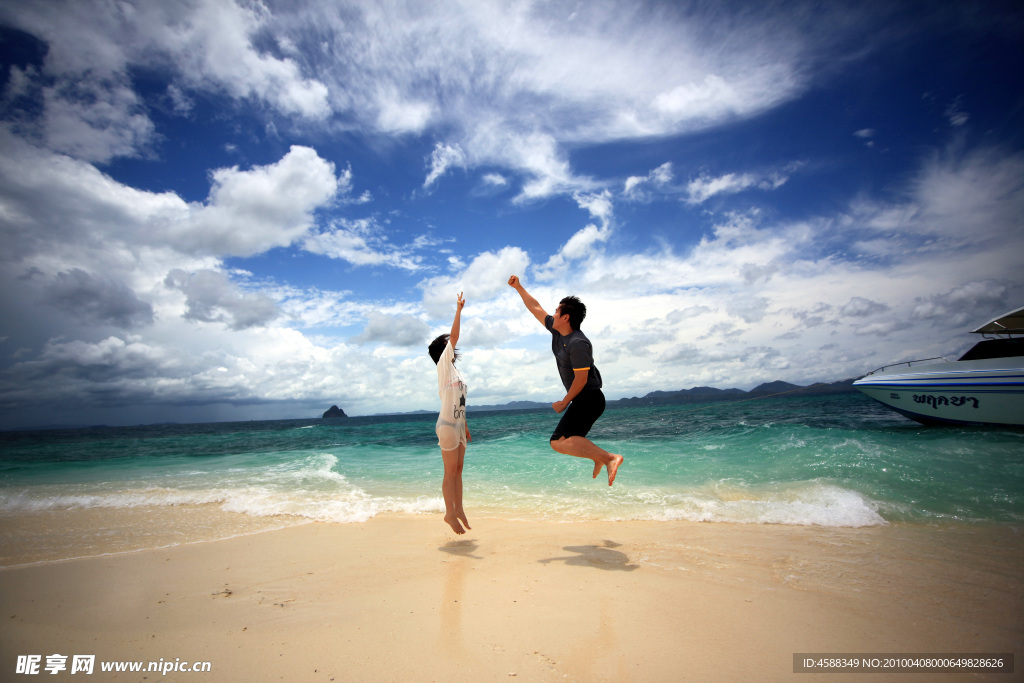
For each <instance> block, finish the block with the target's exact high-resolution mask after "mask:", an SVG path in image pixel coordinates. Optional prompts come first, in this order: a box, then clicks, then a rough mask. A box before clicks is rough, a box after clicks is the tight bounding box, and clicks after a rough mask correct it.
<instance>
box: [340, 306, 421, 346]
mask: <svg viewBox="0 0 1024 683" xmlns="http://www.w3.org/2000/svg"><path fill="white" fill-rule="evenodd" d="M429 335H430V326H429V325H427V324H426V323H425V322H423V321H422V320H420V319H419V318H415V317H413V316H411V315H385V314H383V313H377V312H375V311H372V312H370V314H369V315H368V316H367V320H366V327H365V328H364V329H363V331H362V332H360V333H359V334H357V335H356V336H354V337H352V341H353V342H354V343H356V344H368V343H372V342H383V343H386V344H390V345H392V346H424V347H425V346H426V343H427V337H428V336H429Z"/></svg>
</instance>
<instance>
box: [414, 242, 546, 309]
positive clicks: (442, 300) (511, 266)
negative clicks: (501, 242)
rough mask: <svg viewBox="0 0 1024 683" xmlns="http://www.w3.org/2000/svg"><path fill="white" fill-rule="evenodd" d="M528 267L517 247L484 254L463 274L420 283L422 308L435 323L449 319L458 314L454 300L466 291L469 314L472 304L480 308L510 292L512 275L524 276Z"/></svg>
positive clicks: (526, 260)
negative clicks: (509, 285)
mask: <svg viewBox="0 0 1024 683" xmlns="http://www.w3.org/2000/svg"><path fill="white" fill-rule="evenodd" d="M529 264H530V257H529V256H528V255H527V254H526V252H525V251H523V250H522V249H520V248H518V247H504V248H502V249H500V250H499V251H497V252H491V251H485V252H483V253H481V254H478V255H477V256H476V257H474V258H473V260H472V261H471V262H470V264H469V265H468V266H466V267H465V268H464V269H463V270H462V271H461V272H457V273H455V274H453V275H445V276H439V277H434V278H429V279H427V280H424V281H423V282H421V283H420V284H419V287H420V289H422V290H423V306H424V307H425V308H426V310H427V313H428V314H429V315H430V317H431V319H433V320H438V319H442V320H443V319H444V318H449V319H450V317H451V316H452V315H454V312H455V308H454V302H455V297H456V295H457V294H458V293H459V292H463V293H464V295H465V298H466V302H467V303H466V310H467V315H468V311H471V310H472V306H473V305H481V304H483V303H484V302H487V301H489V300H491V299H492V298H493V297H495V296H496V295H498V294H499V293H502V292H505V290H508V289H509V288H508V278H509V276H510V275H518V274H522V273H523V272H525V271H526V268H527V266H529Z"/></svg>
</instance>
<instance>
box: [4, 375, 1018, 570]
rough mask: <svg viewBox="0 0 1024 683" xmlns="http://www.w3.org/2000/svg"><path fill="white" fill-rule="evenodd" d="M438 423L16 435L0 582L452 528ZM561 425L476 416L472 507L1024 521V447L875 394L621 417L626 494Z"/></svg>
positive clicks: (610, 425)
mask: <svg viewBox="0 0 1024 683" xmlns="http://www.w3.org/2000/svg"><path fill="white" fill-rule="evenodd" d="M434 419H435V416H434V415H430V414H414V415H401V416H374V417H351V418H347V419H345V418H342V419H330V420H325V419H319V418H314V419H305V420H276V421H261V422H230V423H207V424H191V425H153V426H136V427H93V428H88V429H61V430H49V431H15V432H4V433H0V540H2V541H3V543H4V546H5V548H7V552H6V553H2V555H3V556H2V557H0V566H13V565H16V564H24V563H26V562H33V561H43V560H52V559H66V558H68V557H80V556H88V555H96V554H103V553H106V552H119V551H124V550H137V549H143V548H148V547H164V546H167V545H174V544H178V543H187V542H194V541H200V540H211V539H214V538H224V537H230V536H236V535H240V534H246V533H253V532H256V531H261V530H265V529H270V528H278V527H282V526H288V525H293V524H300V523H307V522H310V521H322V522H336V523H350V524H360V523H364V522H366V521H367V520H370V519H372V518H374V517H376V516H379V515H385V514H394V513H399V514H412V515H437V516H440V514H441V513H442V511H443V509H444V507H443V503H442V499H441V475H442V465H441V455H440V451H439V449H438V447H437V440H436V438H435V436H434V432H433V426H434ZM557 420H558V416H557V415H555V414H554V412H553V411H550V410H527V411H497V412H472V411H471V412H470V413H469V425H470V430H471V432H472V436H473V441H472V443H471V444H470V445H469V448H468V449H467V453H466V467H465V473H464V477H463V481H464V489H465V507H466V511H467V514H468V516H469V519H470V522H471V523H474V522H475V523H474V528H475V529H477V530H479V529H480V528H481V527H484V526H485V524H482V523H481V520H483V519H485V518H487V517H501V518H505V519H523V520H543V521H551V522H566V523H571V522H578V521H593V520H609V521H612V520H650V521H664V522H671V521H676V520H688V521H695V522H709V523H742V524H783V525H812V526H820V527H871V526H880V525H887V524H893V523H903V524H923V525H941V524H950V523H952V524H967V525H971V524H984V525H992V524H995V525H1011V526H1012V525H1017V524H1020V523H1021V522H1022V521H1024V431H1019V430H1006V429H984V428H977V427H972V428H958V427H942V428H935V427H923V426H921V425H918V424H916V423H914V422H911V421H909V420H907V419H905V418H903V417H901V416H899V415H897V414H895V413H893V412H891V411H889V410H888V409H887V408H885V407H884V406H881V405H879V404H877V403H875V402H873V401H871V400H870V399H867V398H865V397H863V396H861V395H859V394H838V395H831V396H814V397H803V398H802V397H799V396H789V397H778V398H768V399H761V400H754V401H743V402H735V403H717V404H689V405H677V406H657V407H621V408H615V407H612V408H609V409H608V410H607V411H606V412H605V414H604V416H603V417H602V418H601V419H600V420H599V421H598V423H597V425H596V426H595V427H594V429H593V431H592V432H591V434H590V437H591V439H592V440H593V441H595V442H596V443H597V444H599V445H601V446H602V447H604V448H605V449H607V450H609V451H613V452H618V453H621V454H623V455H624V456H625V458H626V460H625V463H624V464H623V466H622V468H621V469H620V470H619V475H618V479H617V480H616V482H615V486H614V487H611V488H609V487H608V485H607V479H606V477H605V474H604V473H602V474H601V476H600V477H599V478H598V479H597V480H594V479H592V478H591V470H592V464H591V463H590V461H586V460H581V459H578V458H572V457H569V456H564V455H559V454H557V453H555V452H554V451H552V450H551V449H550V447H549V446H548V437H549V435H550V433H551V431H552V430H553V429H554V426H555V424H556V422H557Z"/></svg>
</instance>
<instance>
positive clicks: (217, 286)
mask: <svg viewBox="0 0 1024 683" xmlns="http://www.w3.org/2000/svg"><path fill="white" fill-rule="evenodd" d="M164 282H165V284H166V285H167V287H169V288H171V289H176V290H178V291H180V292H182V293H183V294H185V296H186V298H187V302H186V306H187V308H186V311H185V314H184V316H183V317H184V318H185V319H186V320H194V321H197V322H206V323H209V322H223V323H226V324H227V325H228V327H229V328H231V329H232V330H244V329H248V328H250V327H262V326H265V325H267V324H269V323H270V322H272V321H273V320H275V319H276V318H277V317H278V316H280V315H281V311H280V310H279V309H278V307H277V305H276V304H275V303H274V301H272V300H271V299H270V298H269V297H268V296H266V295H265V294H260V293H246V292H242V291H240V290H239V289H238V288H237V287H236V286H235V285H234V284H233V283H232V282H231V281H230V280H229V279H228V277H227V276H226V275H225V274H224V273H221V272H217V271H212V270H201V271H198V272H195V273H186V272H185V271H183V270H180V269H175V270H172V271H171V272H170V273H168V275H167V279H166V280H165V281H164Z"/></svg>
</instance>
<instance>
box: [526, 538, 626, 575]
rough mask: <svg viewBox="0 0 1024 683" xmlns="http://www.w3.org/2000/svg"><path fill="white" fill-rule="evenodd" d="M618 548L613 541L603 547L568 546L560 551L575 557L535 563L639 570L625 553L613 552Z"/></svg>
mask: <svg viewBox="0 0 1024 683" xmlns="http://www.w3.org/2000/svg"><path fill="white" fill-rule="evenodd" d="M619 547H621V545H620V544H619V543H616V542H615V541H605V542H604V544H603V545H570V546H566V547H564V548H562V550H568V551H569V552H570V553H576V555H569V556H566V557H549V558H547V559H543V560H537V561H538V562H540V563H541V564H547V563H548V562H565V563H566V564H569V565H577V566H580V567H594V568H596V569H605V570H614V571H621V572H631V571H633V570H634V569H639V567H640V565H638V564H632V563H630V561H629V557H627V556H626V553H623V552H621V551H618V550H614V548H619Z"/></svg>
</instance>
